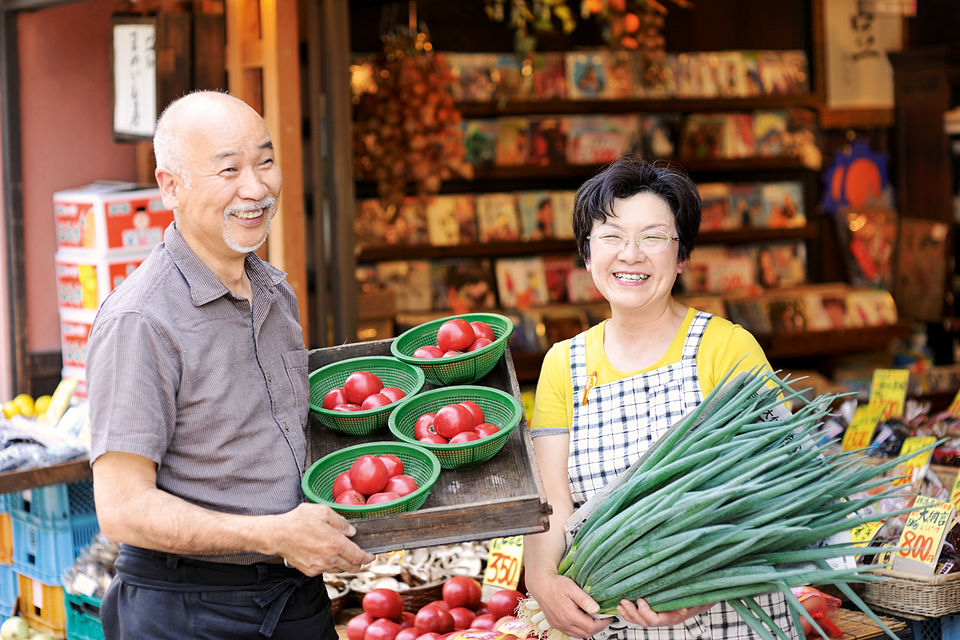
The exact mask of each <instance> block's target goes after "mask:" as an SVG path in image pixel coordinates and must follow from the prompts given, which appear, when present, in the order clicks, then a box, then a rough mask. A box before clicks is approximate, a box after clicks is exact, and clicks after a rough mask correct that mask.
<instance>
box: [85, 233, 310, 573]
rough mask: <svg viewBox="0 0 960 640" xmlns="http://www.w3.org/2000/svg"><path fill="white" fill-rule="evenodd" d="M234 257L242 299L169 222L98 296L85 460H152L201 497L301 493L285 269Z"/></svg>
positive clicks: (247, 507) (238, 506)
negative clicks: (246, 284)
mask: <svg viewBox="0 0 960 640" xmlns="http://www.w3.org/2000/svg"><path fill="white" fill-rule="evenodd" d="M246 269H247V274H248V275H249V277H250V282H251V285H252V290H253V295H252V304H251V303H250V302H248V301H247V300H245V299H242V298H238V297H236V296H234V295H233V294H232V293H231V292H230V291H229V290H228V289H227V288H226V287H225V286H224V285H223V284H222V283H221V282H220V281H219V280H218V279H217V278H216V276H214V274H213V272H212V271H210V269H209V268H207V267H206V265H204V264H203V263H202V262H201V261H200V259H199V258H197V256H196V255H195V254H194V253H193V251H191V250H190V248H189V246H188V245H187V244H186V242H185V241H184V240H183V237H182V236H181V235H180V233H179V231H178V230H177V228H176V224H175V223H174V224H171V225H170V226H169V227H168V228H167V230H166V232H165V233H164V242H163V243H161V244H159V245H158V246H157V247H155V248H154V250H153V252H152V253H151V254H150V256H149V257H148V258H147V259H146V260H145V261H144V262H143V264H142V265H141V266H140V267H139V268H138V269H137V270H136V271H135V272H134V273H133V274H132V275H131V276H130V277H129V278H127V279H126V280H125V281H124V282H123V284H122V285H120V286H119V287H118V288H117V289H116V290H115V291H114V292H113V293H112V294H111V295H110V296H109V297H108V298H107V299H106V301H105V302H104V303H103V305H102V306H101V308H100V311H99V312H98V314H97V319H96V322H95V323H94V326H93V329H92V330H91V332H90V339H89V353H88V360H87V386H88V390H89V399H90V425H91V451H90V460H91V461H94V460H96V459H97V457H99V456H100V455H102V454H103V453H105V452H107V451H121V452H126V453H134V454H137V455H141V456H144V457H146V458H149V459H150V460H153V461H154V462H156V463H157V465H158V467H157V486H158V487H159V488H160V489H163V490H164V491H167V492H169V493H171V494H173V495H176V496H179V497H181V498H183V499H184V500H187V501H189V502H192V503H194V504H197V505H199V506H201V507H205V508H208V509H213V510H216V511H221V512H227V513H239V514H250V515H257V514H269V513H283V512H286V511H289V510H291V509H293V508H294V507H295V506H296V505H297V504H299V503H300V502H301V501H302V493H301V490H300V478H301V476H302V474H303V471H304V462H305V458H306V439H305V433H304V430H305V428H306V424H307V411H308V407H307V401H308V385H307V350H306V348H305V347H304V344H303V334H302V330H301V328H300V323H299V313H298V310H297V300H296V296H295V295H294V293H293V290H292V289H291V287H290V286H289V285H288V284H287V283H286V282H285V280H284V277H285V274H284V273H283V272H282V271H280V270H278V269H276V268H275V267H273V266H272V265H270V264H268V263H266V262H264V261H262V260H261V259H260V258H258V257H257V256H256V255H255V254H253V253H250V254H248V255H247V258H246ZM205 559H207V560H215V561H220V562H234V563H249V562H254V561H258V560H262V559H264V558H263V556H261V555H259V554H253V553H248V554H239V555H232V556H228V557H213V558H211V557H207V558H205Z"/></svg>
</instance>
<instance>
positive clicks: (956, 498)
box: [950, 473, 960, 511]
mask: <svg viewBox="0 0 960 640" xmlns="http://www.w3.org/2000/svg"><path fill="white" fill-rule="evenodd" d="M950 504H952V505H953V506H954V507H956V508H957V511H960V473H958V474H957V477H956V478H954V479H953V487H952V488H951V489H950Z"/></svg>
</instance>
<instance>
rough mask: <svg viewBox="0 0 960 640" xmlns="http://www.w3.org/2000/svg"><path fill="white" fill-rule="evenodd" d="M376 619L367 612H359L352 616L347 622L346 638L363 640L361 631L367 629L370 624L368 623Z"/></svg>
mask: <svg viewBox="0 0 960 640" xmlns="http://www.w3.org/2000/svg"><path fill="white" fill-rule="evenodd" d="M374 620H376V618H374V617H373V616H372V615H370V614H369V613H361V614H360V615H358V616H353V617H352V618H350V620H349V621H348V622H347V638H348V640H363V632H364V631H366V630H367V627H368V626H370V623H371V622H373V621H374Z"/></svg>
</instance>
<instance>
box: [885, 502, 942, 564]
mask: <svg viewBox="0 0 960 640" xmlns="http://www.w3.org/2000/svg"><path fill="white" fill-rule="evenodd" d="M913 504H914V506H915V507H918V509H917V510H916V511H911V512H910V514H909V515H908V516H907V522H906V524H905V525H904V526H903V533H901V534H900V541H899V543H898V544H897V546H898V547H908V548H906V549H902V550H900V551H897V555H896V556H894V559H893V568H894V569H898V570H904V571H909V572H911V573H919V574H922V575H933V571H934V569H935V568H936V565H937V558H938V557H939V555H940V548H941V547H942V546H943V536H944V534H945V533H946V532H947V526H948V525H951V524H953V516H954V514H955V513H956V509H954V507H953V505H952V504H950V503H949V502H943V501H942V500H937V499H935V498H929V497H927V496H917V497H916V499H915V501H914V503H913Z"/></svg>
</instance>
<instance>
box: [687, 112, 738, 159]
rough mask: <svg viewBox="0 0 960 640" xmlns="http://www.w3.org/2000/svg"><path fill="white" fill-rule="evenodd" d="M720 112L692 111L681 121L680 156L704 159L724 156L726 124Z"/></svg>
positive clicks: (725, 151) (727, 121)
mask: <svg viewBox="0 0 960 640" xmlns="http://www.w3.org/2000/svg"><path fill="white" fill-rule="evenodd" d="M728 123H729V120H728V118H727V117H726V115H724V114H722V113H692V114H690V115H689V116H687V117H686V119H685V120H684V122H683V132H682V134H681V138H680V157H681V158H686V159H696V160H706V159H716V158H723V157H726V154H727V144H728V143H727V137H728V134H727V125H728Z"/></svg>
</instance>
